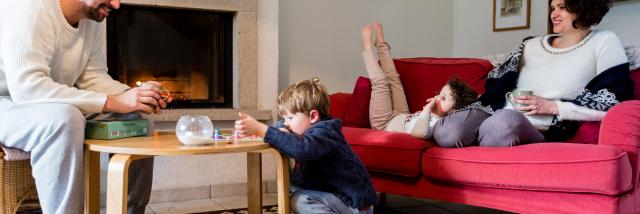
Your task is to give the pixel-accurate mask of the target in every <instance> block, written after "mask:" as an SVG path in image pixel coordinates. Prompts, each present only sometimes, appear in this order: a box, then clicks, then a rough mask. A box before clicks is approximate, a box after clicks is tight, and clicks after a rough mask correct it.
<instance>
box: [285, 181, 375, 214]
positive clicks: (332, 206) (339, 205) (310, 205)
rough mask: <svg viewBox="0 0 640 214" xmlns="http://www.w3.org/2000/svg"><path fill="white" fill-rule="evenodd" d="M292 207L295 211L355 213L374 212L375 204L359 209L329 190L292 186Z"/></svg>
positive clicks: (366, 213)
mask: <svg viewBox="0 0 640 214" xmlns="http://www.w3.org/2000/svg"><path fill="white" fill-rule="evenodd" d="M291 189H292V191H293V193H292V194H291V209H292V210H293V212H294V213H305V214H306V213H341V214H342V213H354V214H373V206H372V207H370V208H368V209H366V210H358V209H357V208H352V207H349V206H347V205H346V204H344V202H342V200H340V199H339V198H338V197H336V196H335V195H333V194H331V193H328V192H321V191H314V190H304V189H297V188H295V187H292V188H291Z"/></svg>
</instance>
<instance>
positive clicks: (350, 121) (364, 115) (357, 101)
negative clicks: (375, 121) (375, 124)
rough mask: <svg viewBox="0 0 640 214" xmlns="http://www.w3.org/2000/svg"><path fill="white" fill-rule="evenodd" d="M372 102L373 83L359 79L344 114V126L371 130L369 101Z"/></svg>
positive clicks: (366, 79)
mask: <svg viewBox="0 0 640 214" xmlns="http://www.w3.org/2000/svg"><path fill="white" fill-rule="evenodd" d="M370 100H371V81H369V78H366V77H362V76H360V77H358V80H356V86H355V87H354V88H353V94H352V95H351V98H350V99H349V104H348V107H347V109H346V110H345V112H344V123H343V124H344V126H351V127H361V128H371V122H369V101H370Z"/></svg>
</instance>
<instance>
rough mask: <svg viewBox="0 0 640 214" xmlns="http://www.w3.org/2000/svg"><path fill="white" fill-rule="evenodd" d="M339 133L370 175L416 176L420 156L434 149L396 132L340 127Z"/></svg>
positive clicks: (419, 170)
mask: <svg viewBox="0 0 640 214" xmlns="http://www.w3.org/2000/svg"><path fill="white" fill-rule="evenodd" d="M342 133H343V134H344V137H345V139H346V140H347V142H348V143H349V145H350V146H351V148H352V149H353V151H354V152H355V153H356V154H357V155H358V157H359V158H360V160H362V162H363V163H364V165H365V166H367V169H368V170H369V171H373V172H382V173H387V174H394V175H399V176H403V177H417V176H419V175H420V174H421V168H420V158H421V157H422V154H423V153H424V151H425V150H426V149H427V148H429V147H434V146H436V145H435V144H434V143H431V142H427V141H424V140H420V139H417V138H415V137H412V136H411V135H409V134H405V133H398V132H387V131H380V130H373V129H365V128H352V127H343V128H342Z"/></svg>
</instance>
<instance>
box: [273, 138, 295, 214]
mask: <svg viewBox="0 0 640 214" xmlns="http://www.w3.org/2000/svg"><path fill="white" fill-rule="evenodd" d="M271 150H272V154H273V155H274V157H275V158H276V162H277V163H276V165H277V167H276V182H277V183H278V213H280V214H289V213H290V212H289V158H287V157H286V156H284V155H282V154H280V152H278V150H275V149H271Z"/></svg>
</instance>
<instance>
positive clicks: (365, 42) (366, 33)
mask: <svg viewBox="0 0 640 214" xmlns="http://www.w3.org/2000/svg"><path fill="white" fill-rule="evenodd" d="M372 30H373V25H370V24H368V25H365V26H364V27H362V48H363V49H364V50H371V48H372V45H371V31H372Z"/></svg>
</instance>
